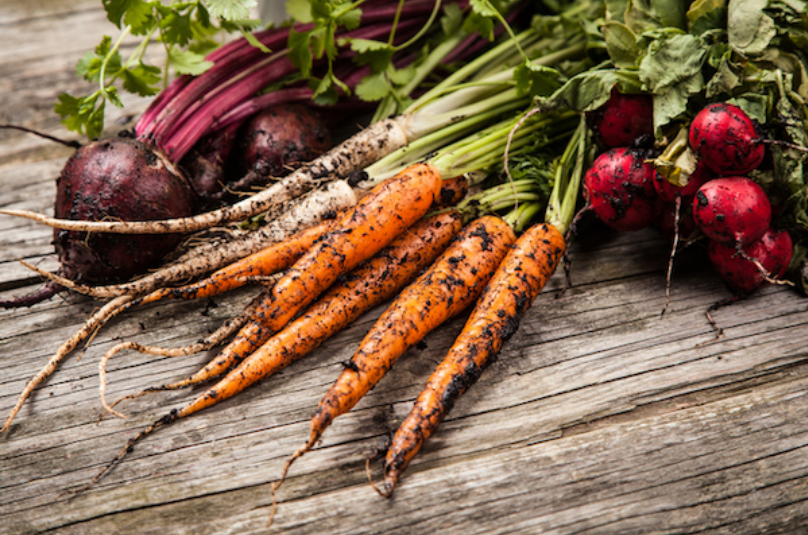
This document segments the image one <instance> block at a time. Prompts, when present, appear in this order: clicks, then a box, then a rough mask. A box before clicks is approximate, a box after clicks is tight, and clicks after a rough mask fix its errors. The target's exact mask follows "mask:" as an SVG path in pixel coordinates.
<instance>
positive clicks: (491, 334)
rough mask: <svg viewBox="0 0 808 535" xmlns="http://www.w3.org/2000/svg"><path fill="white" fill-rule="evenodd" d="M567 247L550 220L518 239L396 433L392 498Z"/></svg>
mask: <svg viewBox="0 0 808 535" xmlns="http://www.w3.org/2000/svg"><path fill="white" fill-rule="evenodd" d="M564 250H565V243H564V238H563V236H562V235H561V233H559V232H558V230H556V229H555V227H553V226H552V225H548V224H546V223H541V224H537V225H534V226H533V227H531V228H530V229H528V230H527V231H526V232H525V233H524V234H523V235H522V236H521V237H520V238H519V239H518V240H517V241H516V244H515V245H514V247H513V249H511V251H510V252H509V253H508V255H507V256H506V257H505V260H504V261H503V262H502V264H501V265H500V266H499V268H498V269H497V271H496V273H494V276H493V277H492V278H491V281H490V282H489V283H488V286H487V287H486V289H485V292H484V293H483V295H482V297H481V298H480V300H479V301H478V303H477V305H476V306H475V307H474V311H473V312H472V313H471V315H470V316H469V319H468V321H467V322H466V325H465V326H464V327H463V330H462V331H461V333H460V335H459V336H458V337H457V339H456V340H455V343H454V344H453V345H452V347H451V349H450V350H449V352H448V354H447V355H446V358H445V359H444V360H443V362H441V363H440V365H438V367H437V369H436V370H435V372H434V373H433V374H432V376H431V377H430V378H429V381H428V382H427V384H426V387H425V388H424V390H423V391H422V392H421V394H420V395H419V396H418V399H416V400H415V405H414V407H413V409H412V411H410V413H409V415H408V416H407V417H406V418H405V419H404V421H403V422H402V423H401V426H400V427H399V428H398V431H396V434H395V435H394V436H393V440H392V442H391V445H390V448H389V449H388V451H387V458H386V460H385V476H384V491H379V493H380V494H382V495H383V496H385V497H389V496H390V495H391V494H392V493H393V489H394V488H395V486H396V483H397V482H398V479H399V477H400V476H401V473H402V472H403V471H404V469H405V468H406V467H407V465H408V464H409V462H410V460H411V459H412V458H413V456H414V455H415V454H416V453H417V452H418V450H419V449H420V448H421V446H422V445H423V444H424V442H425V441H426V440H427V439H428V438H429V437H430V435H432V433H433V432H434V431H435V429H436V428H437V427H438V425H439V424H440V423H441V421H443V419H444V418H445V417H446V415H447V413H448V412H449V411H450V410H451V408H452V406H453V405H454V403H455V401H457V399H458V398H459V397H460V395H461V394H463V392H465V391H466V390H467V389H468V388H469V387H470V386H471V385H472V384H474V383H475V382H476V381H477V379H478V378H479V376H480V373H481V372H482V370H483V369H485V368H486V367H487V366H488V365H489V364H490V363H491V362H493V361H494V359H495V358H496V355H497V353H498V352H499V350H500V349H501V348H502V345H503V344H504V343H505V342H506V341H507V339H508V338H509V337H510V336H511V335H512V334H513V333H514V332H516V330H517V328H518V327H519V320H520V318H521V316H522V315H523V314H524V313H525V311H526V310H527V309H528V308H529V307H530V305H531V304H532V303H533V301H534V300H535V299H536V297H537V296H538V295H539V293H540V292H541V290H542V288H543V287H544V285H545V283H546V282H547V280H548V279H549V278H550V276H551V275H552V274H553V272H554V271H555V268H556V266H557V265H558V262H559V260H560V258H561V255H562V254H563V253H564ZM374 488H375V487H374ZM377 490H378V489H377Z"/></svg>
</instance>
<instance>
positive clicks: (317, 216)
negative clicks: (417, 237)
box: [0, 180, 356, 433]
mask: <svg viewBox="0 0 808 535" xmlns="http://www.w3.org/2000/svg"><path fill="white" fill-rule="evenodd" d="M338 191H342V192H343V194H342V195H340V196H336V195H334V194H336V193H337V192H338ZM320 192H325V193H327V194H328V196H329V197H332V196H333V197H332V198H339V199H341V200H340V201H339V202H334V201H333V200H332V203H331V204H327V205H324V206H326V207H328V208H327V209H326V210H323V209H321V207H320V205H319V202H320V201H321V200H322V197H321V196H320V195H319V193H320ZM354 204H356V196H355V195H354V193H353V189H352V188H351V187H350V186H348V185H347V183H346V182H345V181H342V180H338V181H335V182H332V183H330V184H328V185H327V187H326V188H323V189H322V190H317V191H315V192H312V193H311V194H309V195H308V196H306V197H304V198H302V199H299V200H296V202H294V203H292V206H291V209H290V211H288V212H284V213H283V214H282V215H281V216H280V217H278V218H277V219H274V220H272V221H270V222H269V224H268V225H267V226H266V227H264V228H263V229H262V230H260V231H258V232H257V233H255V234H253V235H251V236H250V237H248V238H247V239H246V240H245V242H242V243H240V244H238V245H235V246H231V245H230V244H224V245H220V246H218V247H217V246H214V245H206V246H202V247H200V248H199V249H196V250H194V251H191V252H189V253H188V255H186V256H185V257H183V258H181V259H179V260H178V261H177V263H175V264H171V265H169V266H167V267H165V268H163V269H160V270H159V271H157V272H155V273H152V274H150V275H147V276H146V277H143V279H139V280H137V281H134V282H132V283H128V284H126V285H120V286H119V287H112V288H115V289H116V290H119V291H113V292H111V293H110V294H108V295H114V296H115V297H114V299H112V300H111V301H109V302H108V303H106V304H105V305H104V306H103V307H102V308H101V309H99V310H98V311H97V312H95V313H94V314H93V315H92V316H91V317H90V318H88V319H87V321H86V322H85V323H84V325H82V327H81V328H80V329H79V330H78V331H77V332H76V333H75V334H74V335H73V336H71V337H70V339H68V340H67V341H66V342H65V343H64V344H62V345H61V347H59V349H58V350H57V351H56V353H55V354H54V355H53V356H52V357H51V358H50V360H49V361H48V362H47V364H46V365H45V366H44V367H43V368H42V370H41V371H40V372H39V373H37V374H36V375H35V376H34V377H33V378H32V379H31V380H30V381H29V382H28V383H27V384H26V385H25V388H24V389H23V391H22V392H21V393H20V396H19V398H18V399H17V403H16V404H15V405H14V408H12V409H11V412H10V413H9V415H8V417H7V418H6V421H5V424H4V425H3V427H2V429H0V433H2V432H4V431H6V430H8V428H9V426H10V425H11V422H12V421H13V420H14V418H15V417H16V415H17V413H19V412H20V409H21V408H22V406H23V404H24V403H25V400H26V399H28V397H29V396H30V395H31V393H32V392H33V391H34V390H35V389H36V387H37V386H39V385H40V384H42V382H43V381H45V379H47V378H48V377H49V376H50V375H51V374H52V373H53V372H54V371H55V370H56V368H57V367H58V366H59V364H60V363H61V362H62V361H63V360H64V359H65V358H67V356H68V355H69V354H70V353H71V352H73V350H74V349H76V347H78V345H79V344H80V343H81V342H82V341H84V340H87V339H88V338H90V337H91V336H94V333H97V332H98V329H100V328H101V327H102V326H103V325H104V324H105V323H106V322H107V321H109V320H110V319H111V318H113V317H114V316H116V315H117V314H118V313H120V312H121V311H122V310H124V309H126V308H127V307H129V306H131V304H130V303H131V302H132V301H134V300H135V298H136V297H137V296H138V295H139V294H141V293H146V292H151V291H154V290H155V289H156V288H158V287H159V286H160V285H161V284H165V283H167V282H170V281H175V280H179V279H183V278H188V277H192V276H196V275H201V274H203V273H208V272H210V271H212V270H213V269H215V268H217V267H220V266H221V265H222V264H226V263H228V262H233V261H235V260H238V259H239V258H242V257H244V256H245V255H246V254H249V252H254V250H255V249H252V250H250V251H249V252H247V253H245V252H244V250H245V249H244V245H245V243H246V244H247V245H249V246H250V247H256V246H257V245H259V244H260V246H261V247H266V246H267V245H268V244H270V243H275V242H277V241H280V240H285V239H288V238H289V236H291V235H292V234H293V233H294V232H297V231H299V230H301V229H303V228H306V227H307V226H310V225H313V224H315V223H316V222H319V221H320V220H322V219H323V217H324V215H326V214H327V212H331V213H333V212H334V210H335V209H343V208H347V207H348V206H353V205H354ZM211 266H214V267H213V269H211ZM104 288H110V287H104ZM88 343H89V342H88Z"/></svg>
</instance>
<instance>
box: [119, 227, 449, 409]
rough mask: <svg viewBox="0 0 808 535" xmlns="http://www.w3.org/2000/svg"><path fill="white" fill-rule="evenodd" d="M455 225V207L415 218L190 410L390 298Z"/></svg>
mask: <svg viewBox="0 0 808 535" xmlns="http://www.w3.org/2000/svg"><path fill="white" fill-rule="evenodd" d="M460 225H461V223H460V215H459V214H458V213H457V212H454V211H450V212H444V213H441V214H437V215H434V216H431V217H428V218H425V219H422V220H421V221H419V222H417V223H415V224H414V225H413V226H412V227H410V228H409V229H408V230H407V232H405V233H404V234H401V235H400V236H399V237H398V238H396V239H395V240H394V241H393V242H392V243H391V244H390V245H388V246H387V247H386V248H385V249H383V250H382V251H381V252H380V253H379V254H378V255H376V256H375V257H373V258H372V259H370V260H368V261H367V262H365V263H363V264H362V265H360V266H359V267H357V268H356V269H354V270H353V271H352V272H350V273H349V274H348V275H346V276H345V278H344V280H342V281H340V282H338V283H337V284H335V285H334V286H332V287H331V288H330V289H329V290H328V292H326V293H325V294H324V295H323V296H322V297H321V298H320V299H319V300H318V301H317V303H315V304H314V305H312V306H311V307H310V308H309V309H308V310H307V311H306V313H305V314H303V315H302V316H300V317H299V318H297V319H296V320H294V321H293V322H292V323H290V324H289V325H287V326H286V327H285V328H284V329H283V330H282V331H280V332H279V333H277V334H276V335H275V336H273V337H272V338H270V339H269V340H267V342H266V343H264V345H262V346H261V347H260V348H259V349H258V350H257V351H256V352H255V353H253V354H252V355H250V356H249V357H248V358H247V359H246V360H245V361H244V362H242V363H241V365H239V366H238V368H236V369H235V370H234V371H231V372H230V373H229V374H228V375H227V377H226V378H224V379H222V381H220V382H219V383H218V384H217V385H216V386H215V387H213V388H212V389H210V390H209V391H208V392H206V393H205V394H204V395H203V396H201V397H200V398H199V399H197V400H196V401H195V402H194V403H195V404H197V405H198V408H196V409H195V410H193V411H192V412H196V410H199V409H201V408H203V405H204V406H208V404H209V403H208V402H213V401H214V400H215V401H221V400H222V399H226V398H228V397H231V396H233V395H235V394H236V393H238V392H240V391H241V390H244V388H246V387H247V386H249V385H251V384H252V383H254V382H256V381H258V380H260V379H261V378H263V377H265V376H267V375H271V374H273V373H275V372H277V371H278V370H281V369H283V368H284V367H286V366H287V365H289V364H291V363H292V362H294V361H295V360H297V359H298V358H300V357H302V356H304V355H306V354H307V353H309V352H310V351H312V350H313V349H314V348H316V347H317V346H319V345H320V344H321V343H322V342H324V341H325V340H326V339H328V338H329V337H331V336H332V335H334V334H335V333H337V332H339V331H340V330H342V329H343V328H345V326H346V325H348V324H349V323H351V322H352V321H353V320H355V319H356V318H358V317H359V316H360V315H362V314H364V313H365V312H366V311H368V310H369V309H371V308H372V307H374V306H376V305H378V304H380V303H382V302H384V301H386V300H387V299H390V298H391V297H392V296H393V295H394V294H395V293H396V292H397V291H398V290H399V289H401V288H402V287H403V286H404V285H406V284H408V283H409V282H410V281H411V280H412V279H413V278H414V277H415V276H416V275H417V274H418V272H420V271H421V270H422V269H424V268H426V267H427V266H428V265H429V264H430V263H432V261H433V260H434V259H435V257H437V256H438V254H440V252H441V251H443V250H444V249H445V248H446V246H447V245H448V242H449V240H450V239H451V238H452V237H453V236H454V235H455V234H457V232H458V231H459V230H460ZM116 347H118V346H116ZM125 348H126V349H137V350H140V349H141V348H140V347H138V346H135V345H133V344H131V343H130V345H127V346H125V347H124V346H123V345H121V349H125ZM113 349H114V348H113ZM119 350H120V349H118V351H119ZM110 352H112V351H110ZM210 378H211V373H210V372H209V370H208V368H207V367H205V368H203V369H201V370H200V371H198V372H197V373H195V374H194V375H192V376H191V377H189V378H187V379H184V380H182V381H177V382H175V383H171V384H167V385H163V386H159V387H153V388H149V389H147V390H145V391H144V392H143V393H147V392H155V391H159V390H175V389H178V388H183V387H186V386H191V385H195V384H198V383H201V382H203V381H206V380H208V379H210ZM140 395H141V394H135V395H134V396H131V397H139V396H140ZM203 398H204V399H203ZM116 403H117V402H116ZM206 403H207V404H206ZM189 414H190V413H189Z"/></svg>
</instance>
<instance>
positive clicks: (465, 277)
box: [273, 216, 516, 493]
mask: <svg viewBox="0 0 808 535" xmlns="http://www.w3.org/2000/svg"><path fill="white" fill-rule="evenodd" d="M515 239H516V237H515V235H514V232H513V230H512V229H511V227H510V225H508V224H507V223H506V222H505V221H503V220H502V219H500V218H498V217H494V216H484V217H481V218H479V219H476V220H475V221H473V222H472V223H470V224H469V225H467V226H466V227H465V228H464V229H463V231H462V232H461V233H460V235H458V237H457V239H456V240H455V241H454V242H453V243H452V245H451V246H450V247H449V248H448V249H447V250H446V251H445V252H444V253H443V254H442V255H441V257H440V258H439V259H438V260H437V261H436V262H435V263H434V264H433V265H432V266H430V268H429V269H428V270H427V271H426V272H424V274H423V275H421V276H420V277H419V278H418V279H417V280H416V281H415V282H413V283H412V284H411V285H409V286H408V287H407V288H406V289H405V290H404V291H403V292H401V294H399V296H398V297H397V298H396V299H395V301H393V303H392V304H390V306H389V307H388V308H387V310H386V311H385V312H384V313H383V314H382V315H381V317H380V318H379V319H378V320H377V321H376V322H375V323H374V325H373V327H371V329H370V331H369V332H368V334H367V335H366V336H365V338H364V339H363V340H362V343H361V344H360V346H359V349H358V350H357V352H356V353H355V354H354V356H353V358H352V359H351V361H350V363H349V364H348V365H347V366H346V368H345V370H343V372H342V374H341V375H340V376H339V378H338V379H337V381H336V383H335V384H334V385H333V386H332V387H331V389H330V390H329V391H328V392H327V393H326V394H325V396H324V397H323V399H322V400H321V401H320V404H319V405H318V406H317V410H316V411H315V413H314V417H313V418H312V420H311V431H310V434H309V440H308V441H307V442H306V444H304V445H303V446H302V447H301V448H300V449H298V450H297V451H296V452H295V453H294V454H293V455H292V456H291V457H290V458H289V459H288V460H287V461H286V464H285V466H284V468H283V472H282V474H281V478H280V480H279V481H278V482H277V483H275V484H274V485H273V493H274V491H275V490H277V488H278V487H280V485H281V484H282V483H283V481H284V479H285V478H286V473H287V472H288V470H289V467H290V466H291V464H292V463H293V462H294V461H295V459H297V458H299V457H300V456H301V455H303V454H305V453H306V452H307V451H309V450H311V448H312V447H313V446H314V444H316V443H317V441H318V440H319V439H320V436H321V435H322V434H323V431H325V429H326V428H327V427H328V425H329V424H330V423H331V422H332V421H333V420H334V418H336V417H338V416H340V415H342V414H345V413H346V412H348V411H349V410H351V408H353V406H354V405H356V403H357V402H358V401H359V400H360V399H361V398H362V396H364V395H365V394H366V393H367V392H368V391H370V389H371V388H373V387H374V386H375V385H376V384H377V383H378V382H379V380H381V378H382V376H383V375H384V374H385V373H386V372H387V370H389V369H390V368H391V367H392V366H393V364H394V363H395V361H396V360H397V359H398V357H400V356H401V355H402V354H403V353H404V352H405V351H406V350H407V349H408V348H409V347H410V346H412V345H414V344H416V343H418V342H419V341H420V340H421V339H423V337H424V336H426V335H427V334H428V333H429V332H430V331H432V330H433V329H435V328H436V327H438V326H439V325H440V324H441V323H443V322H444V321H446V320H447V319H449V318H451V317H452V316H454V315H456V314H458V313H459V312H461V311H462V310H463V309H465V308H466V307H467V306H469V305H470V304H471V303H473V302H474V301H475V300H476V299H477V297H479V295H480V294H481V293H482V291H483V288H484V287H485V285H486V283H487V282H488V280H489V279H490V278H491V276H492V275H493V273H494V270H495V269H496V267H497V266H498V265H499V263H500V262H501V261H502V259H503V258H504V256H505V254H506V253H507V250H508V247H509V246H510V245H511V244H512V243H513V241H514V240H515Z"/></svg>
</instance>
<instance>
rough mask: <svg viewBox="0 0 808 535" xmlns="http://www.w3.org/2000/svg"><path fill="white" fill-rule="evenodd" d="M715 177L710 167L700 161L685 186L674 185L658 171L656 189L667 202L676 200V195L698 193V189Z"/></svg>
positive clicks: (655, 180) (655, 182)
mask: <svg viewBox="0 0 808 535" xmlns="http://www.w3.org/2000/svg"><path fill="white" fill-rule="evenodd" d="M711 178H713V175H712V173H711V172H710V169H709V168H708V167H707V166H706V165H705V164H704V162H701V161H700V162H699V163H698V164H697V165H696V169H695V171H693V173H692V174H691V175H690V177H689V178H688V181H687V184H686V185H684V186H681V187H680V186H674V185H673V184H671V183H670V182H669V181H668V180H667V179H666V178H665V177H664V176H662V175H661V174H659V173H657V174H656V175H655V176H654V189H656V193H657V195H658V196H659V198H660V199H662V200H663V201H665V202H669V203H670V202H674V201H675V200H676V197H682V198H685V199H686V198H688V197H692V196H693V195H695V194H696V192H697V191H698V189H699V188H700V187H701V186H702V185H703V184H704V183H705V182H707V181H708V180H710V179H711Z"/></svg>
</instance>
